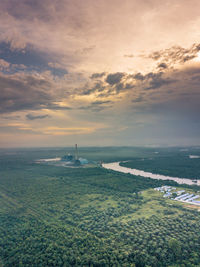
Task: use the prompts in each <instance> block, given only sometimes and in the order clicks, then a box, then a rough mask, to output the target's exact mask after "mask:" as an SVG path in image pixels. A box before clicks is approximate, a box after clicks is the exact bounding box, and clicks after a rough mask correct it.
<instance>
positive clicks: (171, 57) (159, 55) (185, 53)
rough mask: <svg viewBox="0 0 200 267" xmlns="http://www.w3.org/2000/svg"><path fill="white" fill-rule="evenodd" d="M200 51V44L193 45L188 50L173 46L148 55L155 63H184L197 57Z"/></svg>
mask: <svg viewBox="0 0 200 267" xmlns="http://www.w3.org/2000/svg"><path fill="white" fill-rule="evenodd" d="M199 51H200V44H193V45H192V46H191V47H190V48H188V49H186V48H183V47H181V46H173V47H171V48H168V49H164V50H159V51H155V52H153V53H151V54H150V55H148V57H149V58H152V59H153V60H156V61H158V60H159V61H164V62H168V63H170V64H175V63H185V62H187V61H189V60H191V59H193V58H195V57H196V56H197V53H198V52H199Z"/></svg>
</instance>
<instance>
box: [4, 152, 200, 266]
mask: <svg viewBox="0 0 200 267" xmlns="http://www.w3.org/2000/svg"><path fill="white" fill-rule="evenodd" d="M69 150H70V149H69ZM120 151H121V153H120ZM164 152H165V154H166V155H167V156H169V154H170V153H171V155H172V157H174V155H175V154H174V153H175V152H174V150H172V151H171V152H170V151H168V150H167V151H164V150H163V151H162V153H163V154H164ZM64 153H65V150H63V149H59V148H58V149H52V150H48V149H37V150H36V149H35V150H31V149H30V150H29V149H26V150H15V151H13V150H2V151H1V152H0V163H1V165H0V266H2V267H3V266H5V267H13V266H27V267H28V266H36V267H37V266H41V267H44V266H52V267H53V266H93V267H97V266H102V267H103V266H126V267H129V266H132V267H133V266H135V267H150V266H152V267H162V266H163V267H165V266H166V267H167V266H169V267H175V266H176V267H179V266H181V267H187V266H188V267H190V266H191V267H193V266H200V231H199V229H200V213H199V211H198V210H195V209H191V208H189V207H187V206H184V205H183V204H182V203H180V202H175V201H173V200H170V199H164V198H163V197H162V195H161V193H159V192H156V191H155V190H153V188H155V187H158V186H161V185H173V186H175V187H180V185H178V184H176V183H175V182H173V181H160V180H153V179H149V178H142V177H137V176H133V175H130V174H122V173H117V172H114V171H109V170H105V169H103V168H101V167H100V166H99V165H98V162H100V161H104V162H109V161H110V162H111V161H117V160H126V159H131V160H134V159H135V160H136V161H137V160H138V158H143V157H149V156H151V155H152V157H153V156H154V157H158V156H157V155H156V154H154V150H153V149H143V148H141V149H139V148H132V149H130V148H104V149H98V148H83V149H82V150H80V154H81V156H83V157H86V158H88V159H89V160H94V161H95V163H94V164H93V165H90V167H84V168H83V167H80V168H66V167H56V166H51V165H45V164H37V163H36V162H35V160H37V159H38V158H45V157H49V158H51V157H52V158H53V157H55V156H62V155H63V154H64ZM181 188H183V185H182V186H181ZM187 188H189V186H187ZM190 188H191V189H192V190H194V191H195V192H196V191H198V190H199V187H197V186H192V187H190Z"/></svg>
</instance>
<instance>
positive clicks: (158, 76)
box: [144, 72, 176, 90]
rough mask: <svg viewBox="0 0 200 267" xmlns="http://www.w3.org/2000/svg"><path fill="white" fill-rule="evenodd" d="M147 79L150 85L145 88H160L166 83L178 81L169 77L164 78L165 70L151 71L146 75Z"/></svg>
mask: <svg viewBox="0 0 200 267" xmlns="http://www.w3.org/2000/svg"><path fill="white" fill-rule="evenodd" d="M145 80H146V81H147V82H148V86H146V87H144V89H145V90H151V89H158V88H160V87H162V86H164V85H168V84H171V83H174V82H176V80H174V79H171V78H169V77H166V78H163V72H158V73H152V72H150V73H148V74H147V75H145Z"/></svg>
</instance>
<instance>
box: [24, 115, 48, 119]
mask: <svg viewBox="0 0 200 267" xmlns="http://www.w3.org/2000/svg"><path fill="white" fill-rule="evenodd" d="M49 117H50V116H49V115H48V114H45V115H32V114H27V115H26V118H27V119H28V120H37V119H45V118H49Z"/></svg>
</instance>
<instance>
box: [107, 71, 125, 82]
mask: <svg viewBox="0 0 200 267" xmlns="http://www.w3.org/2000/svg"><path fill="white" fill-rule="evenodd" d="M124 75H125V74H124V73H123V72H117V73H111V74H108V76H107V77H106V80H105V81H106V82H107V83H108V84H110V85H115V84H118V83H119V82H120V81H121V79H122V78H123V77H124Z"/></svg>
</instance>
